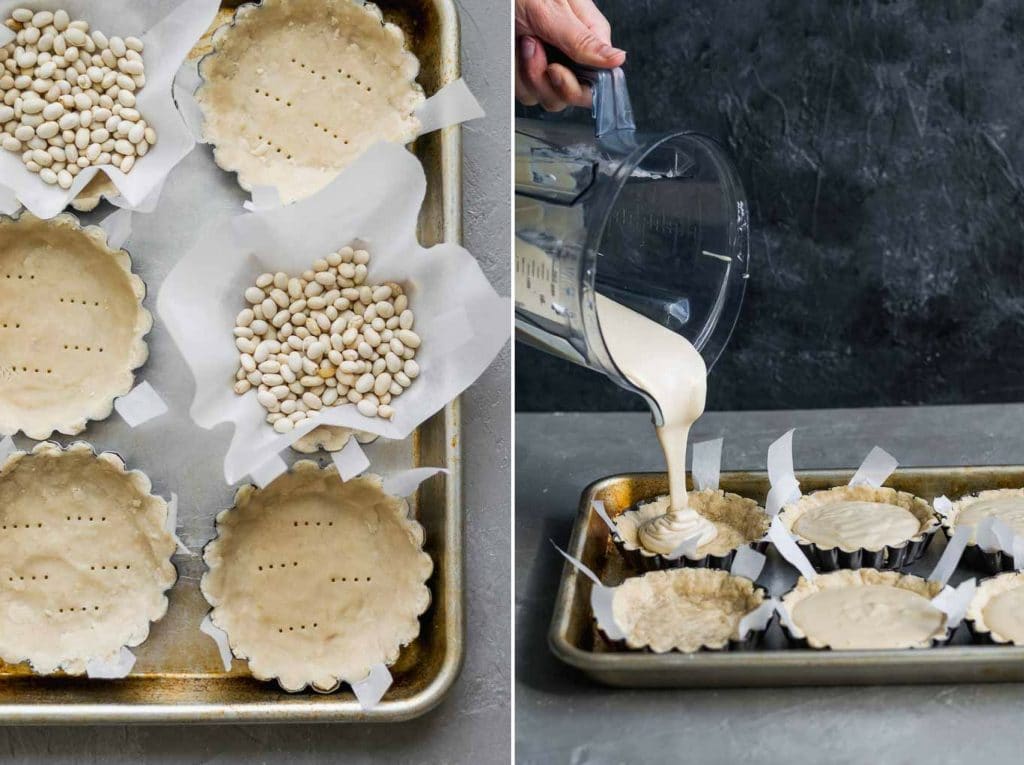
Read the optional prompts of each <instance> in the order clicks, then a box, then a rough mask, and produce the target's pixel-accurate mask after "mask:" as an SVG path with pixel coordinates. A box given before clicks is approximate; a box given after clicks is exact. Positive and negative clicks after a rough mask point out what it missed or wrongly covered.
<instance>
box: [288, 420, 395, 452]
mask: <svg viewBox="0 0 1024 765" xmlns="http://www.w3.org/2000/svg"><path fill="white" fill-rule="evenodd" d="M353 435H355V438H356V441H358V442H359V443H361V444H372V443H373V442H374V441H376V440H377V436H375V435H374V434H373V433H364V432H363V431H361V430H353V429H352V428H343V427H342V426H341V425H321V426H320V427H319V428H313V430H311V431H309V432H308V433H307V434H306V435H304V436H303V437H302V438H300V439H299V440H298V441H296V442H295V443H294V444H292V449H294V450H295V451H297V452H300V453H302V454H316V453H317V452H318V451H320V450H321V449H323V450H324V451H327V452H340V451H341V450H342V449H344V448H345V444H347V443H348V441H349V439H350V438H352V436H353Z"/></svg>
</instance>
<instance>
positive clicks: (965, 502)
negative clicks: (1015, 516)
mask: <svg viewBox="0 0 1024 765" xmlns="http://www.w3.org/2000/svg"><path fill="white" fill-rule="evenodd" d="M997 497H1021V498H1024V489H988V490H986V491H980V492H978V493H977V494H968V495H967V496H965V497H961V498H960V499H958V500H956V501H955V502H953V507H952V508H951V509H950V511H949V513H947V514H946V516H945V517H943V518H942V531H943V533H944V534H945V535H946V537H947V539H948V538H949V537H952V536H953V532H954V531H955V530H956V521H957V518H958V517H959V516H960V514H961V513H962V512H963V511H964V510H966V509H967V508H968V507H970V506H971V505H972V504H974V503H975V502H977V501H978V500H985V499H995V498H997ZM962 561H963V564H964V565H966V566H972V567H974V568H980V569H982V570H983V571H987V572H988V573H990V574H999V573H1002V572H1007V571H1016V570H1017V565H1016V563H1015V562H1014V560H1013V555H1011V554H1010V553H1008V552H1003V551H1002V550H998V549H996V550H983V549H982V548H981V547H979V546H978V544H977V542H975V541H974V540H971V541H969V542H968V543H967V548H966V549H965V550H964V555H963V558H962Z"/></svg>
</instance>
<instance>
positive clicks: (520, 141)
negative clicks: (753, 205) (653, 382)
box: [515, 69, 749, 422]
mask: <svg viewBox="0 0 1024 765" xmlns="http://www.w3.org/2000/svg"><path fill="white" fill-rule="evenodd" d="M582 74H583V77H584V78H585V79H587V80H588V81H590V83H591V88H592V92H593V95H594V118H595V124H594V125H593V126H591V125H588V124H572V123H568V122H562V121H546V120H529V119H517V120H516V146H515V152H516V154H515V159H516V165H515V181H516V200H515V213H516V219H515V230H516V259H515V270H516V288H515V294H516V329H517V336H518V338H519V339H520V340H524V341H526V342H528V343H530V344H531V345H535V346H537V347H539V348H541V349H542V350H545V351H548V352H549V353H553V354H555V355H557V356H561V357H562V358H566V359H568V360H570V361H573V362H575V363H577V364H582V365H584V366H586V367H590V368H591V369H595V370H597V371H600V372H603V373H604V374H606V375H608V376H609V377H610V378H611V379H612V380H614V381H615V382H616V383H618V384H619V385H621V386H622V387H624V388H626V389H628V390H632V391H635V392H637V393H640V394H641V395H644V394H643V392H642V391H639V390H637V389H636V387H635V386H633V385H632V384H631V383H630V382H629V381H627V380H626V379H625V377H624V376H623V375H622V374H621V373H620V371H619V370H618V369H617V368H616V366H615V363H614V362H613V361H612V359H611V357H610V355H609V353H608V349H607V348H606V346H605V343H604V339H603V337H602V335H601V326H600V321H599V319H598V314H597V310H596V307H595V298H594V295H595V292H597V293H601V294H602V295H605V296H606V297H608V298H611V299H612V300H615V301H616V302H618V303H621V304H623V305H625V306H627V307H628V308H632V309H633V310H635V311H638V312H640V313H642V314H644V315H645V316H647V317H648V318H650V319H652V320H654V321H656V322H658V323H659V324H662V325H664V326H665V327H668V328H669V329H672V330H673V331H675V332H678V333H679V334H681V335H683V336H684V337H686V339H687V340H689V341H690V342H691V343H692V344H693V345H694V347H696V348H697V350H698V351H700V353H701V355H702V356H703V357H704V360H705V362H706V363H707V366H708V368H709V369H710V368H711V366H712V365H713V364H714V362H715V361H716V360H717V359H718V356H719V355H720V354H721V352H722V349H723V348H724V347H725V344H726V342H727V341H728V339H729V336H730V334H731V333H732V329H733V327H734V325H735V323H736V318H737V316H738V314H739V310H740V305H741V303H742V301H743V293H744V288H745V285H746V279H747V276H748V268H749V227H748V215H747V202H746V197H745V195H744V193H743V188H742V185H741V184H740V180H739V178H738V176H737V174H736V170H735V168H734V167H733V164H732V162H731V161H730V160H729V158H728V157H727V156H726V154H725V153H724V150H723V149H722V147H721V146H720V145H719V144H718V143H716V142H715V141H714V140H712V139H710V138H708V137H706V136H703V135H699V134H697V133H692V132H686V131H682V132H670V133H662V134H645V133H639V132H637V131H636V128H635V126H634V124H633V117H632V110H631V109H630V106H629V96H628V93H627V91H626V85H625V78H624V76H623V74H622V71H621V70H618V69H615V70H588V71H584V72H583V73H582ZM649 403H651V406H652V411H653V412H654V417H655V421H656V422H660V419H661V413H660V411H659V410H658V408H657V406H656V405H655V404H654V402H653V401H650V400H649Z"/></svg>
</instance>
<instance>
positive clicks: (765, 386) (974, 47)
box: [516, 0, 1024, 411]
mask: <svg viewBox="0 0 1024 765" xmlns="http://www.w3.org/2000/svg"><path fill="white" fill-rule="evenodd" d="M599 5H600V6H601V7H602V9H603V10H604V11H605V13H606V15H607V16H608V17H609V19H610V20H611V21H612V28H613V40H614V42H615V44H616V45H617V46H618V47H621V48H624V49H625V50H626V51H628V55H629V58H628V61H627V65H626V72H627V77H628V80H629V83H630V90H631V95H632V99H633V106H634V108H635V110H636V115H637V121H638V123H640V124H641V125H642V126H643V127H644V128H650V129H655V128H661V129H667V128H691V129H698V130H701V131H703V132H706V133H708V134H710V135H712V136H715V137H716V138H718V139H719V140H721V141H722V142H724V143H725V144H726V145H727V146H728V147H729V148H730V150H731V151H732V152H733V154H734V156H735V158H736V160H737V163H738V165H739V168H740V173H741V175H742V177H743V181H744V184H745V186H746V191H747V195H748V198H749V200H750V208H751V213H752V224H753V225H752V228H753V234H754V235H753V238H752V265H751V279H750V284H749V288H748V291H747V298H746V303H745V305H744V307H743V311H742V314H741V316H740V321H739V324H738V326H737V329H736V332H735V334H734V335H733V339H732V341H731V343H730V345H729V347H728V348H727V349H726V352H725V354H724V355H723V356H722V358H721V360H720V361H719V362H718V364H717V366H716V367H715V369H714V370H713V371H712V373H711V374H712V377H711V385H710V392H709V401H708V408H709V409H779V408H787V409H788V408H812V407H848V406H879V405H899V404H943V403H963V402H1003V401H1018V400H1021V399H1022V398H1024V374H1022V373H1024V353H1022V350H1024V322H1022V319H1024V295H1022V294H1021V286H1022V276H1024V261H1022V257H1021V256H1022V254H1024V244H1022V242H1024V135H1022V131H1021V124H1022V117H1024V99H1022V97H1021V96H1022V91H1024V3H1021V2H993V1H992V0H989V2H981V1H980V0H973V1H968V0H961V1H957V0H918V1H917V2H911V1H910V0H897V1H895V2H888V3H887V2H825V1H824V0H818V1H813V0H771V1H769V2H765V1H764V0H686V2H679V0H603V2H599ZM516 352H517V375H516V385H517V389H516V405H517V408H518V409H520V410H534V411H536V410H589V409H627V408H642V407H643V403H642V402H641V400H640V399H639V398H638V397H635V396H633V395H631V394H628V393H626V392H624V391H621V390H619V389H618V388H616V387H615V386H614V385H613V384H612V383H610V382H609V381H607V380H606V379H605V378H603V377H602V376H600V375H597V374H595V373H592V372H589V371H586V370H583V369H581V368H577V367H574V366H572V365H571V364H568V363H564V362H560V361H557V360H555V359H553V358H549V357H547V356H545V355H544V354H542V353H540V352H538V351H535V350H533V349H531V348H526V347H524V346H523V345H522V344H519V345H518V346H517V348H516Z"/></svg>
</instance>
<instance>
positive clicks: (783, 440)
mask: <svg viewBox="0 0 1024 765" xmlns="http://www.w3.org/2000/svg"><path fill="white" fill-rule="evenodd" d="M768 480H769V482H770V483H771V489H770V490H769V491H768V497H767V499H766V500H765V511H766V512H767V513H768V515H770V516H771V517H773V518H774V517H775V516H776V515H778V514H779V511H780V510H781V509H782V508H783V507H785V506H786V505H788V504H789V503H790V502H796V501H797V500H798V499H800V482H799V481H797V480H796V476H795V475H794V473H793V430H792V429H791V430H788V431H786V432H785V433H783V434H782V435H781V436H779V437H778V438H777V439H775V440H774V441H773V442H772V444H771V446H769V447H768Z"/></svg>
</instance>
